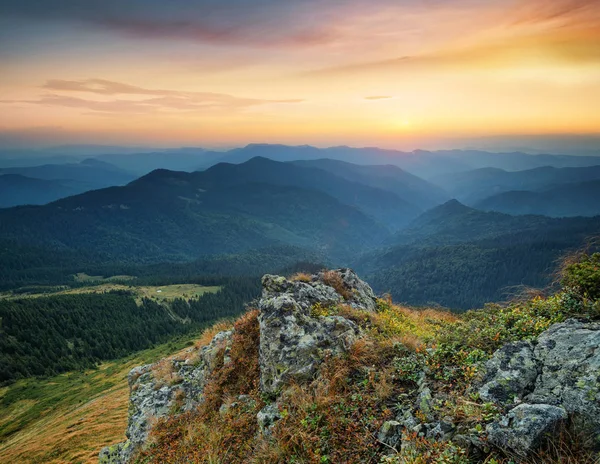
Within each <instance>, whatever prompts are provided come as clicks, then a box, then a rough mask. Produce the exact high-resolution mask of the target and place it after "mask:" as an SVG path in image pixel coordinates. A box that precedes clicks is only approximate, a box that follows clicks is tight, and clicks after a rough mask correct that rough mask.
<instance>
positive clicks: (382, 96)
mask: <svg viewBox="0 0 600 464" xmlns="http://www.w3.org/2000/svg"><path fill="white" fill-rule="evenodd" d="M389 98H392V97H391V95H373V96H371V97H365V100H387V99H389Z"/></svg>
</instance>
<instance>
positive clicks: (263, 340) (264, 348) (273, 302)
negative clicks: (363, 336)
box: [258, 269, 377, 394]
mask: <svg viewBox="0 0 600 464" xmlns="http://www.w3.org/2000/svg"><path fill="white" fill-rule="evenodd" d="M262 282H263V294H262V298H261V299H260V301H259V304H258V308H259V310H260V314H259V317H258V321H259V324H260V358H259V362H260V375H261V378H260V385H261V389H262V390H263V391H264V392H265V393H267V394H275V393H277V392H278V391H279V390H280V389H281V387H282V386H283V385H284V384H285V383H287V382H290V381H292V380H294V381H305V380H308V379H310V378H311V377H312V376H313V375H314V374H315V372H316V370H317V368H318V366H319V364H320V363H321V362H322V360H323V359H324V357H325V356H326V355H328V354H330V355H338V354H340V353H343V352H345V351H347V350H348V348H349V347H350V346H351V345H352V343H353V342H354V341H355V340H356V339H357V337H358V336H359V328H358V326H357V325H356V324H355V323H354V322H351V321H349V320H347V319H345V318H343V317H340V316H315V314H314V311H313V309H314V307H315V305H317V304H318V305H320V307H323V306H331V305H336V304H340V303H347V304H350V305H352V306H353V307H355V308H360V309H364V310H367V311H373V310H374V309H375V308H376V307H377V306H376V305H377V301H376V298H375V295H374V294H373V290H371V287H369V286H368V285H367V284H366V283H364V282H363V281H362V280H360V279H359V278H358V277H357V275H356V274H355V273H354V272H353V271H351V270H349V269H340V270H338V271H327V272H326V273H320V274H317V275H315V276H312V277H311V279H310V280H309V281H292V280H288V279H286V278H284V277H279V276H272V275H266V276H264V277H263V281H262ZM331 285H335V286H338V287H341V288H338V289H337V290H336V289H335V288H334V287H332V286H331Z"/></svg>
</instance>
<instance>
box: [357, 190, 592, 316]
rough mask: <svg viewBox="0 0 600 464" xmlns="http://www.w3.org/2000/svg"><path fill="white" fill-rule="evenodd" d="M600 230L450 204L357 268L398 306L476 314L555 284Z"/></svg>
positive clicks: (583, 222)
mask: <svg viewBox="0 0 600 464" xmlns="http://www.w3.org/2000/svg"><path fill="white" fill-rule="evenodd" d="M599 233H600V218H598V217H596V218H565V219H556V218H548V217H544V216H510V215H506V214H501V213H493V212H491V213H490V212H483V211H479V210H475V209H473V208H469V207H467V206H465V205H462V204H461V203H459V202H457V201H450V202H448V203H446V204H444V205H441V206H439V207H437V208H434V209H432V210H430V211H427V212H426V213H424V214H423V215H422V216H420V217H419V218H417V219H416V220H415V221H414V222H413V223H412V224H411V225H410V226H409V227H408V228H407V229H404V230H402V231H400V232H399V233H397V234H396V235H395V236H394V237H393V238H392V239H391V241H390V242H391V245H390V246H389V247H387V248H381V249H378V250H373V251H370V252H367V253H365V254H363V255H362V256H360V257H358V258H357V259H356V260H355V261H354V266H355V268H356V269H357V270H359V271H360V272H361V273H362V274H363V275H365V276H366V277H367V278H368V279H369V281H370V282H371V284H372V285H373V287H374V288H375V289H376V290H377V291H379V292H382V293H383V292H389V293H390V294H391V295H392V296H393V297H394V299H396V300H398V301H401V302H404V303H410V304H415V305H427V304H439V305H442V306H445V307H449V308H453V309H470V308H475V307H479V306H481V305H483V304H484V303H486V302H487V301H500V300H504V299H506V298H508V297H510V296H511V295H514V294H515V293H519V292H520V291H521V290H522V288H523V287H528V286H529V287H537V288H541V287H545V286H547V285H549V284H550V283H551V282H552V276H551V275H550V274H551V272H552V270H553V269H554V268H555V267H556V262H557V260H558V259H560V258H561V256H563V255H564V254H565V253H567V252H569V251H570V250H573V249H578V248H579V247H581V246H582V245H584V244H585V243H586V241H587V240H588V238H590V237H593V236H597V235H598V234H599Z"/></svg>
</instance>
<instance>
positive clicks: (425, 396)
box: [416, 387, 434, 420]
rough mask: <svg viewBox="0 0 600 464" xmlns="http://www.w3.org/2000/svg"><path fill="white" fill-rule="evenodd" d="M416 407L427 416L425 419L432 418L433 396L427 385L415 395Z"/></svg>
mask: <svg viewBox="0 0 600 464" xmlns="http://www.w3.org/2000/svg"><path fill="white" fill-rule="evenodd" d="M416 403H417V404H416V407H417V409H418V410H419V411H420V412H421V413H422V414H423V415H424V416H425V417H426V418H427V420H433V417H434V414H433V397H432V396H431V390H430V389H429V387H425V388H423V389H422V390H421V393H419V396H417V402H416Z"/></svg>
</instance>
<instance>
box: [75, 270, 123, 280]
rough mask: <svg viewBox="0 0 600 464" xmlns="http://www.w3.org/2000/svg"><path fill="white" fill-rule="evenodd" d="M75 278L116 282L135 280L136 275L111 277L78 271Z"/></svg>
mask: <svg viewBox="0 0 600 464" xmlns="http://www.w3.org/2000/svg"><path fill="white" fill-rule="evenodd" d="M73 279H74V280H75V282H114V281H123V280H135V277H134V276H130V275H116V276H110V277H104V276H91V275H88V274H86V273H85V272H78V273H77V274H75V275H73Z"/></svg>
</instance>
